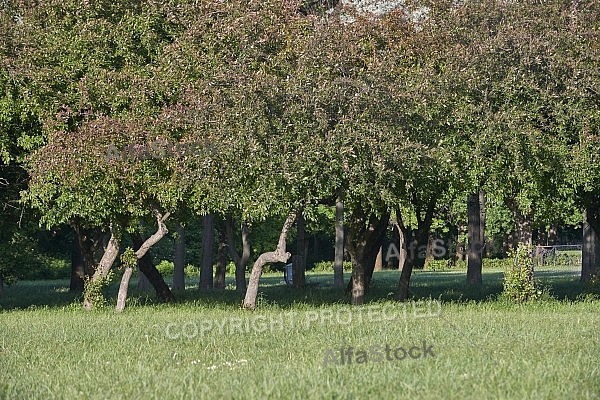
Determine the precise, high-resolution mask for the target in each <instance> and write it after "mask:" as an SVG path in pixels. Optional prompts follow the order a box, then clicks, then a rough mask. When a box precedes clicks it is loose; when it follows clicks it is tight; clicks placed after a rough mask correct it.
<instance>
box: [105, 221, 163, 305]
mask: <svg viewBox="0 0 600 400" xmlns="http://www.w3.org/2000/svg"><path fill="white" fill-rule="evenodd" d="M154 214H155V216H156V221H157V223H158V228H157V229H156V232H155V233H154V234H153V235H152V236H150V237H149V238H148V239H146V240H145V241H143V242H141V240H140V239H141V235H140V234H137V235H133V242H134V245H135V246H137V247H138V249H137V250H136V251H135V256H136V258H137V266H138V268H139V269H140V270H141V269H142V268H144V269H148V267H152V268H154V270H155V271H156V272H157V273H158V270H157V269H156V268H155V267H154V263H153V262H152V256H151V254H150V248H152V246H154V245H155V244H156V243H158V242H159V241H160V240H161V239H162V238H163V237H165V235H166V234H167V233H169V230H168V229H167V225H165V221H166V220H167V218H169V215H170V213H166V214H165V215H162V214H160V213H159V212H158V211H157V210H155V211H154ZM136 241H137V243H138V244H139V245H138V244H136ZM142 272H144V273H145V274H146V272H145V271H142ZM148 272H149V273H152V270H151V269H150V270H149V271H148ZM132 273H133V269H132V268H131V267H127V268H126V269H125V272H124V273H123V277H122V278H121V284H120V285H119V292H118V295H117V306H116V311H118V312H121V311H123V309H124V308H125V302H126V301H127V291H128V288H129V280H130V279H131V274H132ZM146 275H147V276H148V279H150V282H152V277H151V276H152V275H149V274H146ZM158 275H159V276H160V273H158ZM160 281H161V282H162V284H163V285H164V287H166V290H167V291H168V294H169V295H171V298H172V297H173V295H172V294H171V291H170V290H169V287H168V286H167V285H166V284H165V282H164V280H162V276H160ZM156 294H157V295H159V297H161V296H160V293H159V290H158V289H157V290H156ZM163 295H164V293H163Z"/></svg>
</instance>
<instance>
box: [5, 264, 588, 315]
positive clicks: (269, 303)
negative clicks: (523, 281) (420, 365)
mask: <svg viewBox="0 0 600 400" xmlns="http://www.w3.org/2000/svg"><path fill="white" fill-rule="evenodd" d="M399 277H400V273H399V271H390V270H386V271H381V272H375V273H374V276H373V281H372V284H371V289H370V290H369V292H368V293H367V295H366V299H365V300H366V301H365V302H366V303H370V302H377V301H381V300H394V299H395V296H396V291H397V285H398V279H399ZM306 278H307V286H306V287H305V288H303V289H295V288H292V287H288V286H287V285H285V283H284V282H283V279H282V275H281V274H265V275H264V276H263V277H262V278H261V285H260V289H259V298H258V302H257V306H258V307H259V308H264V307H278V308H282V309H288V308H295V307H298V306H302V305H304V306H322V305H328V304H335V303H337V304H350V295H349V294H346V293H345V288H344V289H338V288H335V287H334V286H333V274H332V273H311V272H309V273H307V276H306ZM345 278H346V282H347V280H348V278H349V274H348V273H346V274H345ZM502 279H503V272H502V271H500V270H487V271H485V270H484V276H483V281H484V284H483V285H482V286H481V287H470V286H468V285H467V284H466V271H465V270H449V271H415V272H414V273H413V276H412V278H411V288H410V294H411V299H413V300H419V299H428V298H435V299H439V300H441V301H442V302H469V301H480V302H482V301H495V300H496V299H497V297H498V296H499V295H500V294H501V292H502ZM166 280H167V283H170V278H169V277H168V278H167V279H166ZM536 280H537V281H538V282H540V283H541V284H542V286H543V287H546V288H548V289H549V290H550V294H551V296H552V297H554V298H555V299H558V300H570V301H574V300H576V299H577V296H578V295H580V294H581V293H583V285H582V284H581V283H580V281H579V271H575V270H573V269H570V270H560V269H553V270H541V271H536ZM118 281H119V280H118V279H115V280H114V281H113V282H112V283H111V284H110V285H109V286H108V287H107V288H106V290H105V296H106V298H107V299H108V302H109V307H114V304H115V299H116V293H117V290H118V284H119V282H118ZM196 285H197V278H196V279H194V280H192V279H188V281H187V282H186V290H185V291H184V292H179V293H175V296H176V301H175V302H174V304H190V305H193V304H198V305H202V306H203V307H223V306H225V307H232V308H236V307H241V304H242V301H243V299H244V293H240V292H236V291H235V290H234V280H233V278H232V277H227V280H226V285H227V288H226V289H225V290H216V289H213V290H202V291H201V290H199V289H198V288H197V286H196ZM80 302H81V294H75V293H70V292H69V282H68V280H53V281H22V282H17V284H15V285H13V286H11V287H8V288H5V291H4V293H3V294H2V295H1V296H0V310H11V309H27V308H31V307H64V306H69V305H73V306H77V305H78V304H79V303H80ZM156 304H159V302H158V300H157V299H156V298H154V296H153V293H151V294H146V293H141V292H139V291H138V290H137V282H136V280H135V279H133V280H132V282H131V285H130V298H129V299H128V305H129V306H151V305H156Z"/></svg>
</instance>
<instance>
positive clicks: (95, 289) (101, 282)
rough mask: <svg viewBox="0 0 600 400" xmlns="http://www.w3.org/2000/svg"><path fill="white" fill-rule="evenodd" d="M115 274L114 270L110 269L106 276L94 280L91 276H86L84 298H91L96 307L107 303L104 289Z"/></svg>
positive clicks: (90, 300)
mask: <svg viewBox="0 0 600 400" xmlns="http://www.w3.org/2000/svg"><path fill="white" fill-rule="evenodd" d="M114 276H115V273H114V272H113V270H109V271H108V273H107V274H106V276H103V277H100V278H99V279H97V280H95V281H93V280H92V277H91V276H86V277H85V280H84V283H83V284H84V286H83V298H84V299H87V300H89V302H90V303H91V304H93V306H94V308H102V307H105V306H106V305H107V301H106V298H105V297H104V290H105V289H106V287H107V286H108V285H109V284H110V283H111V281H112V280H113V278H114Z"/></svg>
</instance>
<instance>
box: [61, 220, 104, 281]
mask: <svg viewBox="0 0 600 400" xmlns="http://www.w3.org/2000/svg"><path fill="white" fill-rule="evenodd" d="M71 227H72V228H73V232H74V233H73V247H72V251H71V282H70V285H69V291H71V292H82V291H83V289H84V281H85V278H86V277H91V276H92V275H94V271H95V265H94V252H95V251H96V250H97V249H98V248H99V246H100V244H101V243H102V241H103V239H104V234H103V232H102V231H100V230H99V229H93V230H88V229H83V228H81V226H80V225H79V224H78V223H76V222H74V223H72V224H71Z"/></svg>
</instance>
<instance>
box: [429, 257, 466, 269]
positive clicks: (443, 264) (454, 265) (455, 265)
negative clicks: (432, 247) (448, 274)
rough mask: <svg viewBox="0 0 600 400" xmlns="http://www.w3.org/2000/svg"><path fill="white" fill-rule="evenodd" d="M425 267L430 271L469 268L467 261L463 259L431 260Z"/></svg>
mask: <svg viewBox="0 0 600 400" xmlns="http://www.w3.org/2000/svg"><path fill="white" fill-rule="evenodd" d="M425 269H426V270H429V271H446V270H448V269H467V263H466V262H465V261H462V260H456V261H454V262H453V260H452V259H442V260H429V261H427V263H426V264H425Z"/></svg>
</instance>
